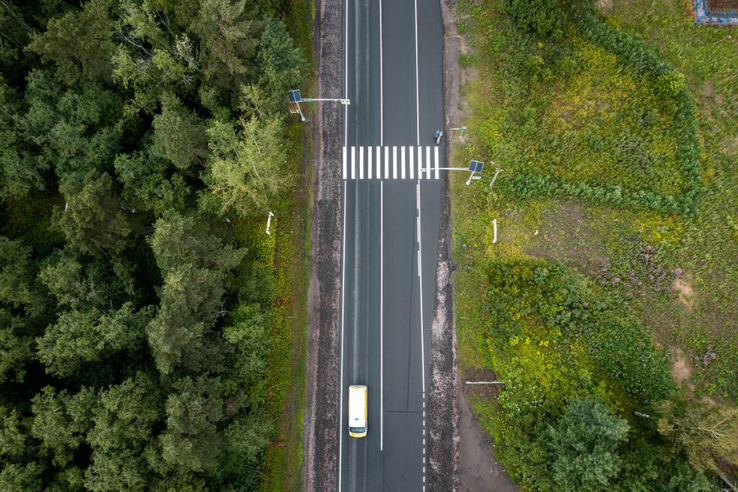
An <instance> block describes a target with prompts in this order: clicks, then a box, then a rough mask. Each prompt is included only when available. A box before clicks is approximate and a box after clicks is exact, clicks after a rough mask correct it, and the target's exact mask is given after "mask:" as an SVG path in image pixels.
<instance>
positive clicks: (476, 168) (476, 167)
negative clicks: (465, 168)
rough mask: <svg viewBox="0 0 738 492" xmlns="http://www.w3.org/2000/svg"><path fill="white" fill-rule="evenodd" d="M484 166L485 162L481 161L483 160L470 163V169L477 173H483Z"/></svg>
mask: <svg viewBox="0 0 738 492" xmlns="http://www.w3.org/2000/svg"><path fill="white" fill-rule="evenodd" d="M483 167H484V162H481V161H471V162H470V163H469V171H472V172H475V173H481V172H482V168H483Z"/></svg>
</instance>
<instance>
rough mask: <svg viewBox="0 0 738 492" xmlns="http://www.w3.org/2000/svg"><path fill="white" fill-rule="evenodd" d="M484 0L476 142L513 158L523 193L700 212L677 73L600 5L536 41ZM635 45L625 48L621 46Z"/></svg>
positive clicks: (690, 123)
mask: <svg viewBox="0 0 738 492" xmlns="http://www.w3.org/2000/svg"><path fill="white" fill-rule="evenodd" d="M503 5H504V2H502V1H499V0H498V1H490V2H486V3H485V4H484V5H481V6H476V5H472V4H471V2H465V3H462V8H463V9H467V10H469V11H470V12H471V19H472V20H471V21H470V22H471V24H472V26H473V31H474V32H477V33H480V32H482V33H485V35H484V36H477V37H472V45H473V46H475V48H476V52H477V55H475V56H479V57H480V59H481V63H482V64H483V65H484V67H485V76H483V77H480V80H479V82H478V83H477V84H476V87H475V88H474V93H473V95H472V96H471V97H472V101H473V106H474V108H475V112H474V116H473V118H472V121H470V125H469V127H470V129H471V130H470V131H471V132H472V134H473V136H474V140H475V142H476V143H477V144H478V148H477V151H479V152H483V153H486V154H488V155H494V156H495V158H496V159H498V160H499V161H500V162H504V164H505V168H506V170H509V171H510V172H509V174H508V176H509V178H508V179H506V180H505V181H503V182H501V186H505V187H506V188H507V189H508V190H509V191H511V192H513V193H515V194H516V195H518V196H521V197H526V198H528V197H531V196H536V195H560V196H561V195H564V196H567V195H568V196H572V197H577V198H585V199H587V200H589V201H592V202H596V203H611V204H616V205H620V206H638V207H642V208H650V209H654V210H660V211H676V212H679V213H682V214H686V215H689V214H693V213H695V212H696V209H697V204H698V198H699V194H700V191H701V186H702V175H701V173H700V170H699V163H698V152H699V150H698V143H697V134H696V128H695V125H694V114H693V113H694V104H693V101H692V99H691V95H690V94H689V92H688V91H686V89H684V84H683V80H682V78H681V75H680V74H679V73H678V72H675V71H673V70H672V69H671V68H670V67H669V66H668V65H666V64H664V63H663V62H661V61H660V60H658V59H657V58H656V57H655V56H652V55H653V54H652V53H651V52H650V51H649V50H648V48H646V47H645V46H644V45H642V43H640V42H639V41H638V40H636V39H635V38H628V37H625V38H624V37H623V36H622V35H621V34H619V33H618V32H617V31H616V30H614V29H612V28H611V27H609V26H607V25H606V24H604V23H603V22H601V21H600V20H599V19H598V18H597V17H596V16H595V15H594V14H591V13H589V14H586V15H585V14H584V13H581V14H580V17H581V18H582V19H583V20H579V21H574V20H570V21H569V22H568V23H566V24H565V25H564V34H563V35H561V36H559V37H550V38H546V39H543V38H542V39H541V40H540V41H535V40H534V39H533V38H531V37H530V36H528V35H527V34H525V33H521V32H520V31H519V30H518V29H517V28H516V27H515V26H514V25H513V24H512V22H511V21H510V20H509V19H508V18H507V17H506V16H504V15H501V11H502V9H503ZM623 47H625V48H623Z"/></svg>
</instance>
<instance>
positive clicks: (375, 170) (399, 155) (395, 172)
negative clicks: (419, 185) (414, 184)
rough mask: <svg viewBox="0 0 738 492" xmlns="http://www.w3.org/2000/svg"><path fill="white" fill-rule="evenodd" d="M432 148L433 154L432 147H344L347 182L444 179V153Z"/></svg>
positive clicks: (344, 173) (344, 168)
mask: <svg viewBox="0 0 738 492" xmlns="http://www.w3.org/2000/svg"><path fill="white" fill-rule="evenodd" d="M432 148H433V151H432V154H431V147H430V146H421V147H415V146H404V145H403V146H390V145H387V146H369V147H364V146H358V147H357V146H347V147H344V148H343V179H407V178H408V174H409V178H410V179H416V177H417V179H440V167H441V161H440V159H441V158H440V152H439V150H438V147H436V146H433V147H432ZM383 149H384V151H383ZM357 153H358V155H357ZM357 167H358V172H357ZM408 167H409V169H410V172H409V173H408ZM383 169H384V172H382V170H383ZM431 171H433V172H431ZM416 172H417V175H416ZM357 175H358V176H357Z"/></svg>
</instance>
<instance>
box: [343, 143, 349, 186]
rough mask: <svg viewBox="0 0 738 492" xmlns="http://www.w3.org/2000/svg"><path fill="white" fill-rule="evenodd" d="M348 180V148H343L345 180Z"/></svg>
mask: <svg viewBox="0 0 738 492" xmlns="http://www.w3.org/2000/svg"><path fill="white" fill-rule="evenodd" d="M347 178H348V168H347V167H346V146H345V145H344V146H343V179H347Z"/></svg>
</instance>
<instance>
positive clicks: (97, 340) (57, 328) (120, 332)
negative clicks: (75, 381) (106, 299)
mask: <svg viewBox="0 0 738 492" xmlns="http://www.w3.org/2000/svg"><path fill="white" fill-rule="evenodd" d="M152 312H153V309H151V308H144V309H142V310H139V311H135V310H134V309H133V306H132V304H131V303H125V304H124V305H123V307H121V308H120V309H118V310H117V311H114V312H110V313H103V312H100V311H99V310H97V309H95V308H93V309H92V310H90V311H68V312H65V313H62V314H61V315H59V318H58V320H57V322H56V324H54V325H52V326H50V327H48V328H47V329H46V332H45V333H44V336H43V337H40V338H39V339H38V357H39V359H41V361H42V362H43V363H44V364H46V367H47V371H48V372H49V373H51V374H55V375H59V376H70V375H72V374H73V373H74V372H75V371H76V370H77V369H79V367H80V365H81V364H82V363H83V362H97V361H100V360H103V359H104V358H105V357H110V356H111V355H113V354H116V353H118V352H121V351H126V352H128V353H130V354H137V353H139V351H140V350H141V349H142V348H143V345H144V343H145V340H146V338H145V331H144V329H145V326H146V324H147V323H148V322H149V320H150V319H151V318H152Z"/></svg>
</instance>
